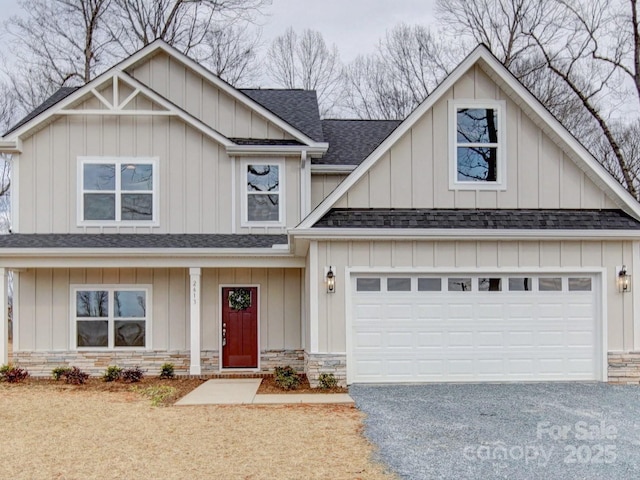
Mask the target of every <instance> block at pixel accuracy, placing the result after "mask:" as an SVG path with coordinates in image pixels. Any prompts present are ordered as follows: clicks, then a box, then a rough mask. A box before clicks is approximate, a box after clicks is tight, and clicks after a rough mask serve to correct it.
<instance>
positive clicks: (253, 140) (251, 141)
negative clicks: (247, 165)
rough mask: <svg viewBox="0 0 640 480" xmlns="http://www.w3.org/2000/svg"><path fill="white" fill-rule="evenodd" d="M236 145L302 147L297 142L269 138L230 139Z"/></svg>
mask: <svg viewBox="0 0 640 480" xmlns="http://www.w3.org/2000/svg"><path fill="white" fill-rule="evenodd" d="M229 140H231V141H232V142H233V143H235V144H237V145H302V143H300V142H299V141H297V140H275V139H270V138H230V139H229Z"/></svg>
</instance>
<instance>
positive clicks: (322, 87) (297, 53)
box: [267, 28, 342, 116]
mask: <svg viewBox="0 0 640 480" xmlns="http://www.w3.org/2000/svg"><path fill="white" fill-rule="evenodd" d="M267 68H268V71H269V74H270V75H271V77H272V79H273V80H274V81H275V82H276V83H277V84H278V85H279V86H281V87H285V88H304V89H305V90H315V91H316V92H317V94H318V103H319V104H320V114H321V115H322V116H326V115H328V114H329V113H331V112H332V111H333V110H334V109H335V107H336V106H337V104H338V103H339V101H340V95H341V93H342V89H341V69H342V65H341V63H340V56H339V55H338V49H337V47H336V46H335V45H333V46H331V47H328V46H327V44H326V43H325V41H324V38H323V37H322V34H321V33H320V32H317V31H314V30H310V29H307V30H304V31H303V32H302V34H301V35H300V36H298V34H297V33H296V32H295V31H294V30H293V28H289V29H287V31H286V32H285V33H284V35H281V36H279V37H277V38H276V39H275V40H274V41H273V43H272V44H271V47H270V48H269V51H268V54H267Z"/></svg>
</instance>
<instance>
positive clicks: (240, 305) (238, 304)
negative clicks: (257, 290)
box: [229, 288, 251, 310]
mask: <svg viewBox="0 0 640 480" xmlns="http://www.w3.org/2000/svg"><path fill="white" fill-rule="evenodd" d="M229 306H230V307H231V308H233V309H234V310H246V309H247V308H249V307H250V306H251V291H250V290H248V289H246V288H238V289H236V290H231V291H230V292H229Z"/></svg>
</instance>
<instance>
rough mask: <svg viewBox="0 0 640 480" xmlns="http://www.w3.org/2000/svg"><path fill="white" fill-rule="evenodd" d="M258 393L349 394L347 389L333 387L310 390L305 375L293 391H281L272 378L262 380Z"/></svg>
mask: <svg viewBox="0 0 640 480" xmlns="http://www.w3.org/2000/svg"><path fill="white" fill-rule="evenodd" d="M258 393H259V394H260V393H266V394H272V393H284V394H287V393H294V394H295V393H320V394H322V393H349V389H347V388H343V387H334V388H328V389H322V388H311V385H309V380H307V376H306V375H301V376H300V385H299V386H298V388H296V389H295V390H283V389H282V388H280V387H279V386H278V385H277V384H276V380H275V378H274V377H266V378H263V379H262V383H261V384H260V388H258Z"/></svg>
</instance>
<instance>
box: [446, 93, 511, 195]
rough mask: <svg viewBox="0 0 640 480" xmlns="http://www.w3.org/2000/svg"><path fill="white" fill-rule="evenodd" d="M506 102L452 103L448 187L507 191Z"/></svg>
mask: <svg viewBox="0 0 640 480" xmlns="http://www.w3.org/2000/svg"><path fill="white" fill-rule="evenodd" d="M505 124H506V119H505V102H504V101H497V100H495V101H478V100H450V101H449V146H450V149H449V164H450V165H449V166H450V170H449V188H450V189H452V190H505V189H506V187H507V178H506V160H505V158H506V152H505V150H506V135H505V130H506V128H505V127H506V125H505Z"/></svg>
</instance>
